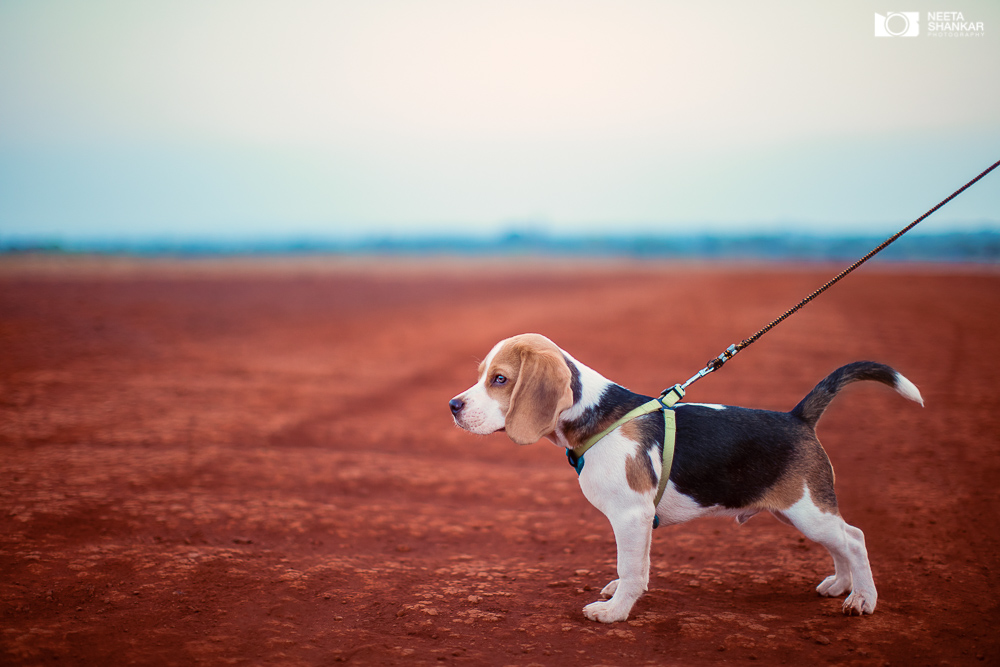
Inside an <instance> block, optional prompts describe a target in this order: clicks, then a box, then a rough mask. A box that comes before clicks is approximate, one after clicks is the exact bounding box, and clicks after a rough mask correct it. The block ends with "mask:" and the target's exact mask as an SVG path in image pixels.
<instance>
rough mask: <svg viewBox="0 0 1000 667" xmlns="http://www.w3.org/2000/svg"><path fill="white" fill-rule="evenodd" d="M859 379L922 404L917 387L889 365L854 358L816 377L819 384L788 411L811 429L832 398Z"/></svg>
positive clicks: (922, 400)
mask: <svg viewBox="0 0 1000 667" xmlns="http://www.w3.org/2000/svg"><path fill="white" fill-rule="evenodd" d="M861 380H874V381H875V382H881V383H882V384H885V385H889V386H890V387H892V388H893V389H895V390H896V391H898V392H899V393H900V394H902V395H903V396H904V397H906V398H908V399H910V400H911V401H916V402H917V403H919V404H920V405H923V404H924V399H923V397H922V396H921V395H920V390H919V389H917V387H916V386H915V385H914V384H913V383H912V382H910V381H909V380H907V379H906V378H905V377H903V376H902V375H901V374H899V373H897V372H896V371H894V370H893V369H892V368H890V367H888V366H886V365H885V364H878V363H875V362H874V361H855V362H854V363H853V364H847V365H846V366H841V367H840V368H838V369H837V370H835V371H834V372H832V373H830V374H829V375H827V376H826V377H825V378H823V379H822V380H820V383H819V384H818V385H816V387H815V388H814V389H813V390H812V391H810V392H809V393H808V394H807V395H806V397H805V398H803V399H802V400H801V401H799V404H798V405H796V406H795V407H794V408H792V412H791V414H793V415H795V416H796V417H798V418H799V419H801V420H802V421H804V422H805V423H807V424H809V426H810V427H813V428H815V426H816V422H818V421H819V418H820V417H822V416H823V413H824V412H825V411H826V408H827V406H828V405H830V401H832V400H833V397H834V396H836V395H837V393H838V392H839V391H840V390H841V389H843V388H844V387H845V386H846V385H849V384H851V383H852V382H860V381H861Z"/></svg>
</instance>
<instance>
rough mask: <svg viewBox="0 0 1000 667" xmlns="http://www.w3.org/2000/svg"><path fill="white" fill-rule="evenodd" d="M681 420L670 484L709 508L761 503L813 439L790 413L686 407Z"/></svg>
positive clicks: (681, 409)
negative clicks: (798, 449) (801, 446)
mask: <svg viewBox="0 0 1000 667" xmlns="http://www.w3.org/2000/svg"><path fill="white" fill-rule="evenodd" d="M676 415H677V444H676V448H675V451H674V461H673V467H672V468H671V470H670V481H672V482H673V483H674V486H675V487H676V488H677V490H678V491H679V492H681V493H683V494H684V495H687V496H690V497H691V498H694V499H695V501H697V502H698V504H699V505H701V506H703V507H708V506H710V505H722V506H724V507H728V508H739V507H746V506H748V505H751V504H753V503H754V502H755V501H757V500H759V499H761V498H762V497H763V495H764V494H765V493H766V492H767V490H768V489H770V488H771V487H772V486H773V485H774V483H775V482H776V481H777V480H778V479H779V478H780V477H781V476H782V475H783V474H784V473H785V472H786V470H788V467H789V465H790V464H791V463H792V461H793V459H794V457H795V451H796V445H797V444H798V443H800V442H802V440H803V438H812V431H811V429H809V428H808V427H807V426H806V425H805V424H803V423H802V421H801V420H799V419H797V418H795V417H793V416H791V415H789V414H788V413H786V412H771V411H768V410H752V409H749V408H738V407H727V408H725V409H723V410H716V409H713V408H709V407H704V406H699V405H684V404H681V405H679V406H678V407H677V409H676ZM661 431H662V429H661Z"/></svg>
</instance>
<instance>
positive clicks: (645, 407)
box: [566, 160, 1000, 528]
mask: <svg viewBox="0 0 1000 667" xmlns="http://www.w3.org/2000/svg"><path fill="white" fill-rule="evenodd" d="M998 166H1000V160H997V161H996V162H994V163H993V164H992V165H990V166H989V167H988V168H986V169H985V170H984V171H983V172H982V173H980V174H979V175H978V176H976V177H975V178H973V179H972V180H971V181H969V182H968V183H966V184H965V185H963V186H962V187H960V188H959V189H958V190H955V192H953V193H951V195H949V196H948V197H947V198H945V199H943V200H942V201H941V202H940V203H938V204H937V205H936V206H934V207H933V208H931V209H930V210H929V211H927V212H926V213H924V214H923V215H922V216H920V217H919V218H917V219H916V220H914V221H913V222H911V223H910V224H908V225H907V226H906V227H904V228H903V229H901V230H899V231H898V232H896V233H895V234H893V235H892V236H890V237H889V238H888V239H886V240H885V241H883V242H882V243H881V244H879V245H878V246H876V247H875V248H873V249H872V250H871V251H870V252H869V253H868V254H867V255H865V256H864V257H862V258H861V259H859V260H858V261H856V262H854V263H853V264H851V265H850V266H849V267H847V268H846V269H844V270H843V271H841V272H840V273H838V274H837V275H836V276H834V277H833V278H831V279H830V280H828V281H827V282H826V283H824V284H823V285H822V286H821V287H820V288H819V289H817V290H815V291H814V292H812V293H811V294H809V295H808V296H807V297H806V298H804V299H802V300H801V301H799V302H798V303H797V304H795V305H794V306H792V307H791V308H789V309H788V310H786V311H785V312H784V313H782V314H781V315H779V316H778V317H776V318H775V319H773V320H771V321H770V322H769V323H768V324H767V325H765V326H764V327H763V328H761V329H760V330H759V331H758V332H757V333H755V334H754V335H752V336H750V337H749V338H744V339H743V340H742V341H741V342H739V343H738V344H735V345H730V346H729V347H727V348H726V350H725V351H724V352H723V353H722V354H720V355H719V356H718V357H716V358H715V359H712V360H710V361H709V362H708V363H707V364H706V365H705V367H704V368H702V369H701V370H700V371H698V372H697V373H695V374H694V375H693V376H691V377H690V378H689V379H688V380H687V381H686V382H684V383H683V384H675V385H674V386H673V387H670V388H668V389H664V390H663V391H662V392H661V393H660V395H659V397H657V398H654V399H653V400H651V401H647V402H646V403H643V404H642V405H640V406H639V407H637V408H635V409H634V410H631V411H630V412H628V413H626V414H625V415H623V416H622V417H621V418H620V419H618V420H617V421H616V422H615V423H613V424H612V425H611V426H609V427H607V428H606V429H604V430H603V431H601V432H600V433H597V434H596V435H593V436H591V437H589V438H587V439H586V440H585V441H584V442H583V443H582V444H580V445H579V446H577V447H574V448H573V449H567V450H566V458H567V459H568V460H569V464H570V465H571V466H573V467H574V468H575V469H576V474H577V475H579V474H580V472H581V471H582V470H583V464H584V460H583V455H584V454H585V453H586V452H587V450H589V449H590V448H591V447H593V446H594V445H596V444H597V443H598V442H599V441H600V440H601V439H603V438H604V437H605V436H606V435H608V434H609V433H611V432H612V431H614V430H615V429H617V428H619V427H621V426H622V425H623V424H625V423H626V422H629V421H632V420H633V419H636V418H637V417H642V416H643V415H648V414H650V413H653V412H657V411H659V412H662V413H663V427H664V431H663V467H662V468H661V469H660V480H659V483H658V484H657V488H656V498H654V500H653V508H654V511H655V509H656V507H658V506H659V504H660V500H661V499H662V498H663V493H664V492H665V491H666V489H667V479H668V478H669V477H670V468H671V465H672V464H673V459H674V442H675V440H676V437H675V436H676V433H677V424H676V420H675V419H674V405H675V404H676V403H677V402H678V401H679V400H681V399H682V398H684V390H685V389H687V387H688V386H690V385H691V384H692V383H694V382H695V381H697V380H700V379H701V378H703V377H705V376H706V375H708V374H709V373H711V372H713V371H717V370H718V369H720V368H722V365H723V364H724V363H726V362H727V361H729V360H730V359H732V358H733V357H734V356H736V354H737V353H739V352H740V351H742V350H745V349H746V348H748V347H750V346H751V345H753V344H754V343H755V342H756V341H757V340H758V339H759V338H760V337H761V336H763V335H764V334H766V333H767V332H768V331H770V330H771V329H773V328H774V327H776V326H778V325H779V324H781V322H783V321H784V320H786V319H787V318H789V317H790V316H792V315H793V314H795V313H796V312H798V311H799V310H800V309H801V308H802V307H803V306H805V305H806V304H807V303H809V302H810V301H812V300H813V299H815V298H816V297H818V296H819V295H820V294H822V293H823V292H825V291H826V290H828V289H830V288H831V287H833V286H834V285H835V284H837V283H838V282H840V280H841V279H843V278H844V277H846V276H847V275H848V274H849V273H851V272H852V271H854V270H855V269H856V268H858V267H859V266H861V265H862V264H864V263H865V262H867V261H868V260H869V259H871V258H872V257H874V256H875V255H877V254H879V253H880V252H882V251H883V250H885V249H886V248H887V247H889V245H891V244H892V243H893V242H894V241H895V240H896V239H898V238H899V237H900V236H902V235H903V234H905V233H906V232H908V231H910V230H911V229H913V228H914V227H916V226H917V225H918V224H920V223H921V222H922V221H923V220H924V219H926V218H927V217H929V216H930V215H931V214H932V213H934V212H935V211H937V210H938V209H939V208H941V207H942V206H944V205H945V204H947V203H948V202H950V201H951V200H952V199H954V198H955V197H957V196H958V195H960V194H962V193H963V192H965V191H966V190H967V189H968V188H970V187H971V186H972V185H974V184H975V183H976V182H977V181H979V180H980V179H981V178H983V177H984V176H986V175H987V174H988V173H990V172H991V171H993V170H994V169H996V168H997V167H998ZM659 525H660V517H658V516H656V515H655V514H654V515H653V528H656V527H657V526H659Z"/></svg>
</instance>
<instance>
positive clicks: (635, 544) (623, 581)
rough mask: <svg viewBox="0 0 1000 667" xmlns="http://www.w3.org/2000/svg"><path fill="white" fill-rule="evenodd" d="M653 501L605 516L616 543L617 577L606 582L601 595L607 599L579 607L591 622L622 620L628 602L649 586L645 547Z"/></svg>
mask: <svg viewBox="0 0 1000 667" xmlns="http://www.w3.org/2000/svg"><path fill="white" fill-rule="evenodd" d="M653 513H654V512H653V504H652V503H649V507H648V509H643V508H641V507H631V508H629V509H628V510H626V511H622V512H614V513H611V514H609V515H608V518H609V519H610V520H611V527H612V529H613V530H614V533H615V542H616V543H617V545H618V579H617V580H616V581H612V582H611V583H610V584H608V585H607V586H606V587H605V588H604V590H603V591H601V592H602V594H605V595H607V594H610V595H611V599H610V600H600V601H598V602H594V603H592V604H589V605H587V606H586V607H584V608H583V614H584V616H586V617H587V618H589V619H590V620H592V621H600V622H602V623H615V622H617V621H624V620H625V619H627V618H628V615H629V612H630V611H632V605H633V604H635V601H636V600H638V599H639V597H640V596H641V595H642V594H643V593H645V592H646V588H647V587H648V586H649V548H650V544H651V542H652V539H653Z"/></svg>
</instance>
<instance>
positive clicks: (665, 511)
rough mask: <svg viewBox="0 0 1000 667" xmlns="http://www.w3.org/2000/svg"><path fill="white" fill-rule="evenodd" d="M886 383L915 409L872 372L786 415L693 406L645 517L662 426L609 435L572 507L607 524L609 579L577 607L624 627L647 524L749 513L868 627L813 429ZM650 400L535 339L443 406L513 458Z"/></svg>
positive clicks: (589, 459)
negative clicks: (791, 534)
mask: <svg viewBox="0 0 1000 667" xmlns="http://www.w3.org/2000/svg"><path fill="white" fill-rule="evenodd" d="M859 380H874V381H876V382H881V383H883V384H886V385H888V386H890V387H892V388H893V389H895V390H896V391H897V392H899V393H900V394H902V395H903V396H904V397H906V398H908V399H910V400H912V401H916V402H917V403H920V404H921V405H923V399H922V398H921V396H920V392H919V391H918V389H917V388H916V387H915V386H914V385H913V384H912V383H911V382H910V381H909V380H907V379H906V378H905V377H903V376H902V375H900V374H899V373H897V372H896V371H894V370H893V369H891V368H889V367H888V366H884V365H882V364H877V363H874V362H856V363H853V364H848V365H846V366H844V367H842V368H839V369H837V370H835V371H834V372H833V373H831V374H830V375H829V376H827V377H826V378H825V379H824V380H822V381H821V382H820V383H819V384H818V385H816V387H815V388H814V389H813V390H812V391H811V392H809V394H807V395H806V397H805V398H803V399H802V400H801V401H800V402H799V404H798V405H796V406H795V407H794V408H792V410H791V411H790V412H771V411H767V410H752V409H749V408H741V407H731V406H723V405H706V404H697V403H678V404H677V406H676V407H675V411H676V412H675V420H676V428H677V433H676V442H675V451H674V457H673V463H672V465H671V467H670V469H669V471H668V482H667V486H666V491H665V493H664V494H663V497H662V498H661V500H660V503H659V505H658V506H656V507H654V506H653V499H654V498H655V495H656V492H657V485H658V483H659V477H660V475H661V474H662V470H661V468H662V467H663V464H662V459H661V453H662V447H663V435H664V419H663V416H662V415H660V414H659V413H658V412H655V413H651V414H648V415H644V416H641V417H638V418H636V419H633V420H632V421H629V422H626V423H625V424H623V425H621V426H620V427H618V428H617V429H616V430H614V431H612V432H611V433H610V434H609V435H607V436H606V437H604V438H603V439H602V440H600V441H599V442H598V443H597V444H596V445H594V446H593V447H592V448H591V449H590V450H588V451H587V452H586V455H585V461H584V462H583V464H582V467H581V463H579V462H578V463H577V464H576V465H577V470H578V472H579V477H580V488H581V489H582V490H583V494H584V496H586V498H587V500H589V501H590V502H591V503H592V504H593V505H594V506H595V507H596V508H597V509H599V510H600V511H601V512H603V513H604V514H605V516H607V517H608V519H609V520H610V521H611V527H612V529H613V530H614V534H615V541H616V543H617V548H618V578H617V579H615V580H614V581H612V582H611V583H609V584H608V585H607V586H605V587H604V589H603V590H602V591H601V598H602V599H601V600H598V601H597V602H594V603H592V604H589V605H587V606H586V607H584V609H583V613H584V615H585V616H586V617H587V618H589V619H591V620H594V621H601V622H603V623H614V622H616V621H624V620H625V619H627V618H628V615H629V612H630V611H631V609H632V605H633V604H634V603H635V601H636V600H637V599H638V598H639V596H641V595H642V594H643V592H645V591H646V590H647V587H648V584H649V550H650V543H651V540H652V530H653V520H654V517H655V518H658V520H659V522H660V523H664V524H677V523H682V522H684V521H688V520H690V519H695V518H698V517H703V516H732V517H735V518H736V520H737V521H738V522H739V523H741V524H742V523H744V522H745V521H747V520H748V519H749V518H750V517H752V516H753V515H755V514H757V513H758V512H761V511H768V512H771V513H772V514H773V515H774V516H776V517H777V518H778V519H779V520H781V521H783V522H785V523H787V524H790V525H792V526H795V527H796V528H797V529H799V530H800V531H801V532H802V534H804V535H805V536H806V537H808V538H809V539H811V540H813V541H815V542H818V543H820V544H822V545H823V546H824V547H826V548H827V550H828V551H829V552H830V555H831V556H833V565H834V573H833V574H832V575H830V576H829V577H827V578H826V579H824V580H823V581H822V582H821V583H820V584H819V586H817V587H816V590H817V591H818V592H819V594H820V595H825V596H840V595H843V594H845V593H850V594H849V595H848V596H847V599H846V600H845V601H844V607H843V608H844V613H845V614H849V615H854V614H857V615H862V614H871V613H872V612H874V611H875V603H876V600H877V594H876V592H875V582H874V581H873V580H872V571H871V567H870V565H869V563H868V552H867V550H866V549H865V538H864V534H863V533H862V532H861V531H860V530H859V529H857V528H855V527H854V526H850V525H848V524H847V523H846V522H845V521H844V520H843V518H841V516H840V512H839V511H838V509H837V496H836V494H835V493H834V490H833V479H834V475H833V468H832V466H831V465H830V460H829V459H828V458H827V455H826V452H825V451H824V450H823V447H822V446H821V445H820V443H819V440H818V439H817V438H816V433H815V427H816V422H817V421H818V420H819V418H820V417H821V416H822V415H823V412H824V410H826V407H827V406H828V405H829V403H830V401H831V400H833V397H834V396H836V395H837V392H839V391H840V390H841V389H842V388H843V387H844V385H846V384H849V383H851V382H857V381H859ZM648 400H650V397H648V396H643V395H640V394H636V393H633V392H631V391H629V390H628V389H625V388H624V387H622V386H620V385H617V384H615V383H614V382H611V381H610V380H607V379H605V378H604V377H602V376H601V375H600V374H599V373H597V372H596V371H594V370H592V369H590V368H588V367H587V366H585V365H584V364H582V363H580V362H579V361H577V360H576V359H574V358H573V357H571V356H570V355H569V354H567V353H566V352H564V351H563V350H561V349H560V348H559V347H557V346H556V345H555V344H554V343H553V342H552V341H550V340H549V339H548V338H545V337H544V336H541V335H538V334H523V335H520V336H514V337H513V338H508V339H506V340H502V341H500V342H499V343H497V344H496V346H495V347H494V348H493V349H492V350H491V351H490V353H489V354H488V355H487V356H486V359H485V360H484V361H483V362H482V363H481V364H480V365H479V381H478V382H476V384H474V385H473V386H472V387H471V388H469V389H468V390H466V391H464V392H462V393H461V394H459V395H458V396H456V397H455V398H453V399H451V401H450V402H449V406H450V408H451V412H452V415H453V417H454V419H455V423H456V424H457V425H458V426H460V427H461V428H463V429H466V430H468V431H471V432H472V433H477V434H480V435H486V434H489V433H494V432H496V431H506V432H507V435H508V437H510V439H511V440H513V441H514V442H516V443H517V444H519V445H527V444H530V443H533V442H535V441H537V440H539V439H540V438H542V437H546V438H548V439H549V440H551V441H553V442H554V443H556V444H557V445H559V446H561V447H565V448H567V449H570V450H571V449H573V448H575V447H577V446H578V445H580V443H581V442H584V441H585V440H586V439H587V438H589V437H591V436H593V435H594V434H596V433H599V432H601V431H602V430H604V429H606V428H607V427H608V426H610V425H612V424H614V423H615V421H616V420H618V419H619V418H620V417H621V416H622V415H624V414H626V413H627V412H629V411H630V410H632V409H633V408H635V407H637V406H639V405H641V404H643V403H646V402H647V401H648Z"/></svg>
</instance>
